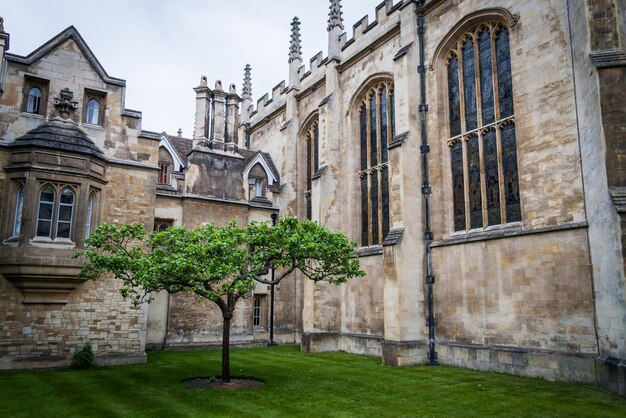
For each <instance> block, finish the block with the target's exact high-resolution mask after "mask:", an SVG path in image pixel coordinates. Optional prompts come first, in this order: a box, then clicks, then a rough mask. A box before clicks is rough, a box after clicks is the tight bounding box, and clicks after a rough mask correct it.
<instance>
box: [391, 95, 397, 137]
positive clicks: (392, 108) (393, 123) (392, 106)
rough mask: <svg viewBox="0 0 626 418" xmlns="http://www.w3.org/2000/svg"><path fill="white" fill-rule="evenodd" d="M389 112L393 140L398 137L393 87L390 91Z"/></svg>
mask: <svg viewBox="0 0 626 418" xmlns="http://www.w3.org/2000/svg"><path fill="white" fill-rule="evenodd" d="M389 111H390V113H391V139H393V138H395V137H396V110H395V109H394V96H393V87H392V88H391V89H389Z"/></svg>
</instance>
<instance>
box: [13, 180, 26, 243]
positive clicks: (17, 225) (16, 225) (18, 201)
mask: <svg viewBox="0 0 626 418" xmlns="http://www.w3.org/2000/svg"><path fill="white" fill-rule="evenodd" d="M23 211H24V185H23V184H20V187H19V188H18V189H17V195H16V196H15V217H14V219H13V234H12V236H14V237H19V236H20V231H21V230H22V212H23Z"/></svg>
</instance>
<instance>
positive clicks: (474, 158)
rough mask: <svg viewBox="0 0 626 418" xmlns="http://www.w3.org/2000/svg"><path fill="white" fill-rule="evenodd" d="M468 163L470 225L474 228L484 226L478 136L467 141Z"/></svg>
mask: <svg viewBox="0 0 626 418" xmlns="http://www.w3.org/2000/svg"><path fill="white" fill-rule="evenodd" d="M467 163H468V164H467V165H468V173H467V175H468V180H469V204H470V225H471V227H472V228H482V226H483V207H482V200H481V199H482V196H481V193H480V155H479V152H478V137H473V138H470V139H469V141H467Z"/></svg>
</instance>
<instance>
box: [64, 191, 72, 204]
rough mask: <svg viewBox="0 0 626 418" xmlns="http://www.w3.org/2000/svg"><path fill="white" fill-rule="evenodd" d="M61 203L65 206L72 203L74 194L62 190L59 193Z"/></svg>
mask: <svg viewBox="0 0 626 418" xmlns="http://www.w3.org/2000/svg"><path fill="white" fill-rule="evenodd" d="M61 203H63V204H66V205H71V204H73V203H74V193H73V192H72V191H71V190H70V189H63V191H62V192H61Z"/></svg>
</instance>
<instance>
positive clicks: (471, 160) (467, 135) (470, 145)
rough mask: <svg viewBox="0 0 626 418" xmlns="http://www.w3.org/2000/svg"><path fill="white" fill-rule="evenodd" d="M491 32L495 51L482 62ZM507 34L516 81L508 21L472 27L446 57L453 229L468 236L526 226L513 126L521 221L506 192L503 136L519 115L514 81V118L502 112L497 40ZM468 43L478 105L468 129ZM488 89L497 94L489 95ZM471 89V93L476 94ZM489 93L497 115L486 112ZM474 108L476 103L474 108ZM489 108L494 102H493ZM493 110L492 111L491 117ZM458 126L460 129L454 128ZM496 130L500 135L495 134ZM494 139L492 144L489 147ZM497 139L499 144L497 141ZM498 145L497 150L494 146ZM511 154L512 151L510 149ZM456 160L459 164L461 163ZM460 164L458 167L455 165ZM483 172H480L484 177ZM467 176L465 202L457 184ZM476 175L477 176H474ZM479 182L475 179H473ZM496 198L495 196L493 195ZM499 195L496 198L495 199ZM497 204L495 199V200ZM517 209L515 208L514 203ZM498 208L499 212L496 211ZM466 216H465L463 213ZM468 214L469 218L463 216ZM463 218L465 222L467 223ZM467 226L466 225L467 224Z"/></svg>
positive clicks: (446, 122)
mask: <svg viewBox="0 0 626 418" xmlns="http://www.w3.org/2000/svg"><path fill="white" fill-rule="evenodd" d="M485 30H488V31H489V32H488V34H489V52H490V55H491V56H490V60H489V61H485V62H483V61H481V51H480V48H481V44H480V42H481V36H482V35H483V33H484V31H485ZM502 31H506V32H507V40H508V44H507V45H506V46H507V50H508V65H509V67H508V78H509V79H512V72H513V71H512V68H511V58H512V57H511V45H510V37H511V27H510V25H507V24H506V23H504V22H502V21H497V20H496V21H488V22H479V23H477V24H475V25H472V26H470V27H469V28H468V30H464V31H463V32H462V33H461V34H460V35H459V36H456V37H455V38H454V41H453V43H452V45H451V46H450V47H449V49H448V52H447V54H446V56H445V60H444V63H443V67H444V69H445V70H444V71H443V72H444V73H445V80H446V81H445V92H446V94H445V101H444V103H445V107H446V109H447V116H446V118H445V122H444V124H445V126H446V127H447V132H448V135H447V136H448V138H449V139H448V140H447V145H448V149H449V153H448V161H449V164H450V165H449V167H450V170H451V181H450V189H451V190H452V201H453V208H452V227H451V230H452V231H453V232H454V233H467V232H470V231H473V230H485V229H488V228H492V227H502V226H504V225H516V224H519V223H520V222H521V219H522V216H521V207H522V205H521V196H520V192H519V162H518V158H517V141H516V138H515V129H514V128H513V145H512V147H513V148H512V150H513V153H514V158H515V164H514V165H515V175H514V180H515V186H516V188H515V190H516V194H517V203H516V204H517V206H518V207H517V209H512V211H513V210H516V211H517V216H518V218H519V219H515V218H513V217H509V218H510V219H507V196H508V194H507V193H508V192H507V191H505V187H506V186H505V181H506V180H505V174H506V173H505V171H504V161H503V158H504V157H503V153H504V151H503V132H504V131H505V129H507V130H510V129H509V128H507V126H509V125H513V126H514V125H515V111H514V103H513V102H514V100H513V96H514V95H513V85H512V80H511V81H510V84H509V86H507V87H508V89H509V90H510V91H509V93H510V94H511V96H510V98H509V100H510V107H511V111H510V114H505V115H502V112H501V108H500V107H501V101H503V98H502V97H501V96H500V90H499V88H500V79H499V74H498V71H499V67H498V65H499V62H498V54H499V52H498V50H497V37H498V35H500V34H501V33H502ZM468 41H471V43H472V46H471V47H472V54H471V55H468V57H470V58H472V61H473V73H474V74H473V83H472V85H471V88H473V97H472V99H473V101H474V103H473V106H474V108H475V109H474V111H475V114H476V116H475V120H476V122H475V124H476V126H475V127H469V128H468V121H467V120H466V117H467V116H466V112H467V109H468V107H467V106H468V103H467V102H466V101H467V98H466V93H467V91H466V88H465V87H466V79H465V78H466V77H465V71H464V57H463V54H464V47H465V45H466V43H467V42H468ZM453 60H455V61H456V63H455V66H456V67H455V68H456V70H455V71H456V80H455V82H456V84H457V85H456V88H457V94H458V102H457V101H455V102H454V109H453V104H452V97H451V94H452V90H453V88H452V81H451V78H450V77H451V74H452V73H451V67H450V66H451V63H452V61H453ZM484 63H488V68H489V72H490V77H491V82H490V83H488V84H486V83H485V84H483V81H485V80H483V76H484V74H483V72H484V71H485V69H486V68H487V66H485V67H484V68H483V65H484ZM485 89H487V90H491V91H490V92H489V91H484V90H485ZM470 91H471V90H470ZM483 93H488V94H489V93H490V94H491V101H492V103H491V105H492V106H493V108H492V109H491V110H490V112H491V115H490V114H489V113H488V112H489V108H488V107H487V108H485V109H483V106H484V104H485V103H484V100H486V99H489V96H488V95H486V96H485V97H483ZM471 105H472V104H470V107H471ZM487 105H489V103H487ZM455 111H456V112H458V118H459V119H458V120H457V119H456V118H455V119H454V120H453V115H454V112H455ZM486 112H487V113H486ZM485 114H486V115H487V118H489V119H490V120H485ZM457 123H458V126H457V129H458V131H457V129H454V128H455V126H456V124H457ZM453 125H454V126H453ZM494 132H495V135H494V134H492V133H494ZM488 141H489V145H488ZM494 141H495V144H493V142H494ZM494 145H495V150H493V149H492V148H493V147H494ZM459 151H460V153H461V158H460V159H459V156H458V155H456V156H455V154H458V152H459ZM494 151H495V160H496V161H495V166H493V163H494V161H493V157H494V155H492V154H493V152H494ZM509 151H510V149H509ZM476 158H477V159H478V161H477V165H478V172H477V171H476V166H475V164H476ZM455 161H456V162H455ZM455 164H456V165H455ZM488 164H490V167H489V168H490V170H491V171H493V169H494V168H495V169H496V170H497V173H496V174H497V177H498V185H497V190H498V196H497V205H499V213H496V212H495V211H493V210H492V211H491V212H490V207H489V198H488V194H489V192H490V191H491V192H493V190H491V189H490V190H487V189H488V187H491V186H490V184H491V182H490V180H492V178H491V177H493V176H491V177H490V178H489V179H488V178H487V174H488V173H487V171H488V168H487V165H488ZM478 173H479V174H478ZM459 174H461V177H462V179H461V181H462V183H463V186H462V189H463V191H462V192H463V194H462V197H463V199H460V197H461V196H459V195H458V193H459V191H458V189H459V187H458V186H459V185H458V184H456V183H457V182H458V180H457V177H458V176H459ZM476 174H478V175H479V178H478V180H477V181H478V183H476V184H474V187H472V184H473V183H475V182H476V181H475V177H476ZM470 177H472V178H470ZM472 179H474V180H472ZM476 185H477V187H478V190H479V191H480V199H479V201H476V199H472V190H474V191H476ZM474 194H475V193H474ZM491 195H492V194H491ZM492 197H493V196H492ZM461 200H462V203H463V206H462V207H457V205H458V204H460V203H461ZM492 200H495V199H492ZM472 201H474V204H473V206H474V207H476V206H477V204H479V205H480V208H479V210H480V222H478V219H473V217H472V215H473V214H474V215H475V216H474V218H476V214H477V210H476V209H475V210H474V211H473V212H472ZM512 206H514V205H512ZM491 209H493V208H491ZM461 212H462V213H461ZM496 214H497V215H499V216H498V218H496ZM460 216H462V217H463V218H460ZM461 219H463V222H461ZM494 219H498V221H493V220H494ZM461 223H462V224H463V225H461Z"/></svg>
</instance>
